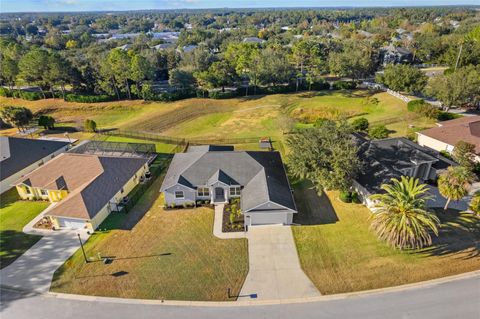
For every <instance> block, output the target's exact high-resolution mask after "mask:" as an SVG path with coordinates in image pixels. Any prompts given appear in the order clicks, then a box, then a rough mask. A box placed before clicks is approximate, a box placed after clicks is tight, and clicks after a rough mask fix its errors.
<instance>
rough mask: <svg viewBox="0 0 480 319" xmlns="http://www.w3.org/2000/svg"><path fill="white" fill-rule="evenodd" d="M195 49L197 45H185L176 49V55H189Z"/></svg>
mask: <svg viewBox="0 0 480 319" xmlns="http://www.w3.org/2000/svg"><path fill="white" fill-rule="evenodd" d="M196 48H198V45H196V44H190V45H185V46H183V47H182V48H181V49H180V48H177V52H178V53H190V52H193V50H195V49H196Z"/></svg>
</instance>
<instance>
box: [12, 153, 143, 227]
mask: <svg viewBox="0 0 480 319" xmlns="http://www.w3.org/2000/svg"><path fill="white" fill-rule="evenodd" d="M147 172H148V158H145V157H120V156H101V155H93V154H76V153H63V154H61V155H60V156H58V157H56V158H55V159H53V160H51V161H49V162H48V163H47V164H45V165H43V166H41V167H39V168H37V169H36V170H34V171H33V172H31V173H29V174H27V175H25V176H23V177H22V178H21V179H19V180H18V181H17V182H16V188H17V191H18V194H19V195H20V197H21V198H22V199H24V200H48V201H50V202H51V203H52V205H50V206H49V207H48V208H47V210H46V211H45V213H44V216H45V217H46V218H48V219H49V220H50V222H51V223H52V225H53V226H54V227H55V228H62V227H65V228H70V229H87V230H90V231H92V230H94V229H96V228H97V227H98V226H99V225H100V224H101V222H102V221H103V220H104V219H105V218H106V217H107V216H108V215H109V214H110V212H112V211H119V210H121V209H122V203H124V202H125V201H126V200H127V199H128V197H127V196H128V193H129V192H130V191H131V190H132V189H133V188H134V187H135V186H136V185H137V184H139V183H140V182H141V181H142V180H143V179H144V178H145V177H144V176H145V174H146V173H147Z"/></svg>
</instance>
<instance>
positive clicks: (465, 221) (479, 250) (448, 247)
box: [422, 208, 480, 259]
mask: <svg viewBox="0 0 480 319" xmlns="http://www.w3.org/2000/svg"><path fill="white" fill-rule="evenodd" d="M435 211H436V214H437V216H438V218H439V219H440V221H441V223H442V226H441V228H440V230H439V236H438V237H434V238H433V245H432V246H431V247H429V248H427V249H425V250H423V251H422V252H425V253H427V254H428V255H432V256H446V255H455V254H458V258H460V259H471V258H478V257H480V219H479V218H478V217H475V215H473V214H470V213H462V212H461V211H457V210H454V209H448V210H447V211H444V210H443V209H441V208H440V209H436V210H435Z"/></svg>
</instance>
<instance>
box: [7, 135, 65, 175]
mask: <svg viewBox="0 0 480 319" xmlns="http://www.w3.org/2000/svg"><path fill="white" fill-rule="evenodd" d="M0 138H1V139H4V141H2V143H8V147H9V150H10V157H8V158H5V159H4V158H3V156H4V155H3V154H2V160H1V162H0V166H1V169H0V180H4V179H6V178H8V177H10V176H12V175H13V174H15V173H17V172H19V171H21V170H22V169H24V168H26V167H28V166H30V165H32V164H34V163H35V162H38V161H40V160H41V159H42V158H44V157H47V156H48V155H50V154H52V153H55V152H56V151H58V150H60V149H61V148H63V147H65V146H67V145H68V144H69V143H67V142H58V141H48V140H35V139H27V138H16V137H3V136H2V137H0ZM2 152H3V150H2Z"/></svg>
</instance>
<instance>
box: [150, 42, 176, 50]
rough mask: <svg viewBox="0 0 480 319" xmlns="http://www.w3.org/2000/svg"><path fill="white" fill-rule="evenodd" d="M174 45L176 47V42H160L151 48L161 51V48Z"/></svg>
mask: <svg viewBox="0 0 480 319" xmlns="http://www.w3.org/2000/svg"><path fill="white" fill-rule="evenodd" d="M173 47H175V44H174V43H160V44H157V45H154V46H153V47H151V49H153V50H157V51H159V50H168V49H171V48H173Z"/></svg>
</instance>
